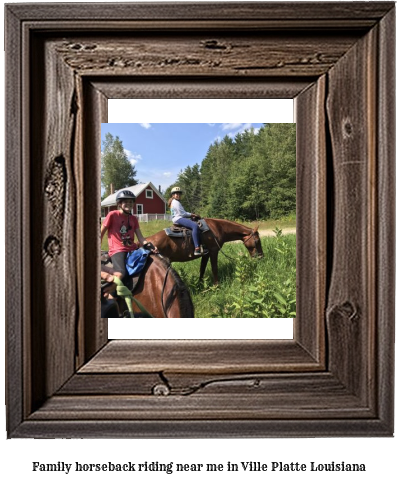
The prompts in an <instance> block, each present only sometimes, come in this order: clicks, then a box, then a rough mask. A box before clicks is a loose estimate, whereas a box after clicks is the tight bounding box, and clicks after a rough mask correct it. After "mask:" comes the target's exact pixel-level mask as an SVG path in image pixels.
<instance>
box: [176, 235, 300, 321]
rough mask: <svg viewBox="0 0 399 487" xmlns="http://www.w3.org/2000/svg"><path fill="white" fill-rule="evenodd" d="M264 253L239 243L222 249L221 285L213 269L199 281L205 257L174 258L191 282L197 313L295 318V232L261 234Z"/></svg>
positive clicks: (183, 274)
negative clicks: (256, 255) (255, 252)
mask: <svg viewBox="0 0 399 487" xmlns="http://www.w3.org/2000/svg"><path fill="white" fill-rule="evenodd" d="M262 248H263V251H264V254H265V257H264V258H263V259H252V258H251V257H250V256H249V254H248V252H247V251H246V250H245V249H244V248H243V246H242V244H240V243H231V244H226V245H224V246H223V253H224V254H226V255H224V254H222V253H219V279H220V284H219V286H217V287H215V286H213V285H212V282H213V281H212V273H211V269H210V268H207V271H206V273H205V280H204V282H203V283H199V281H198V277H199V265H200V262H199V260H198V261H194V262H184V263H173V267H174V268H175V269H176V270H177V272H178V273H179V275H180V277H181V278H182V279H183V281H184V282H185V284H186V285H187V286H188V288H189V289H190V292H191V296H192V299H193V302H194V307H195V316H196V318H216V317H218V318H294V317H295V314H296V237H295V235H282V232H281V231H280V230H277V233H276V236H275V237H264V238H262Z"/></svg>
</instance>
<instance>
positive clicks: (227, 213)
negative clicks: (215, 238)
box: [173, 123, 296, 220]
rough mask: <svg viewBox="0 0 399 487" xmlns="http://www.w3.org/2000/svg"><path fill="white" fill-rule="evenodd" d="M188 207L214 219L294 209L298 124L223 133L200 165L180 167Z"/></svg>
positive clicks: (280, 213)
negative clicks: (296, 125) (231, 135)
mask: <svg viewBox="0 0 399 487" xmlns="http://www.w3.org/2000/svg"><path fill="white" fill-rule="evenodd" d="M173 186H180V187H182V188H183V189H184V191H185V192H184V195H183V198H182V200H181V201H182V204H183V206H184V207H185V208H186V209H187V211H193V212H195V213H200V214H201V215H205V216H207V217H210V218H227V219H229V220H265V219H271V218H281V217H283V216H286V215H289V214H292V213H295V210H296V128H295V124H293V123H269V124H264V126H263V127H262V128H261V129H260V130H259V131H258V132H257V133H256V132H255V131H254V130H247V131H245V132H243V133H240V134H237V135H236V136H235V138H234V140H233V139H231V138H230V137H228V136H225V137H224V139H223V140H221V141H220V140H218V141H215V142H214V143H213V144H211V146H210V147H209V149H208V152H207V154H206V156H205V158H204V159H203V161H202V163H201V166H200V167H199V165H198V164H196V165H195V166H193V167H192V168H190V167H187V168H186V169H184V170H183V171H181V172H180V174H179V176H178V179H177V181H176V182H175V183H174V184H173Z"/></svg>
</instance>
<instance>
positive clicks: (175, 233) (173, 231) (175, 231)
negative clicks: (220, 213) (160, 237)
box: [164, 220, 209, 238]
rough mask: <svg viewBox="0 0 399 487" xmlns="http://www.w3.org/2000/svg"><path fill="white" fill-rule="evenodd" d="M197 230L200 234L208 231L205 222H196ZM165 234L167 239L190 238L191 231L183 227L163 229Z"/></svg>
mask: <svg viewBox="0 0 399 487" xmlns="http://www.w3.org/2000/svg"><path fill="white" fill-rule="evenodd" d="M198 226H199V229H200V230H201V233H204V232H207V231H208V230H209V227H208V225H207V224H206V221H205V220H199V222H198ZM164 230H165V233H166V235H167V236H168V237H173V238H178V237H180V238H181V237H191V233H192V232H191V230H190V229H189V228H185V227H175V226H173V227H168V228H165V229H164Z"/></svg>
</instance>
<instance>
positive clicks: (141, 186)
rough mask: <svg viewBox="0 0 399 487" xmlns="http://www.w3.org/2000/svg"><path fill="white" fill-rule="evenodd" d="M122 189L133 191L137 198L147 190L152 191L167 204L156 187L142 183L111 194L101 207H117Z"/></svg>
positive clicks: (102, 202)
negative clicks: (117, 197)
mask: <svg viewBox="0 0 399 487" xmlns="http://www.w3.org/2000/svg"><path fill="white" fill-rule="evenodd" d="M122 189H128V190H129V191H131V192H132V193H133V194H134V195H135V196H136V198H137V196H139V194H140V193H142V192H143V191H144V190H145V189H152V190H153V191H154V193H156V194H157V195H158V196H159V197H160V198H161V200H163V201H164V202H165V203H166V200H165V198H164V197H163V196H162V194H161V193H160V192H159V191H158V190H157V189H156V187H155V186H154V185H153V184H152V183H151V182H150V183H141V184H136V185H135V186H129V187H127V188H120V189H118V190H117V191H115V193H113V194H110V195H109V196H107V197H106V198H104V199H103V200H102V201H101V206H115V205H116V195H117V194H118V192H119V191H121V190H122Z"/></svg>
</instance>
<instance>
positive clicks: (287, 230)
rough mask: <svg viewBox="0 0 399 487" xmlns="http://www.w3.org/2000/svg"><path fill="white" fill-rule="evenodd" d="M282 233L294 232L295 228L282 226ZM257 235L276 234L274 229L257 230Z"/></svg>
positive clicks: (268, 235) (272, 235) (267, 235)
mask: <svg viewBox="0 0 399 487" xmlns="http://www.w3.org/2000/svg"><path fill="white" fill-rule="evenodd" d="M282 230H283V235H288V234H289V233H296V228H283V229H282ZM259 235H260V236H261V237H274V236H275V235H276V234H275V233H274V230H259Z"/></svg>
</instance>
